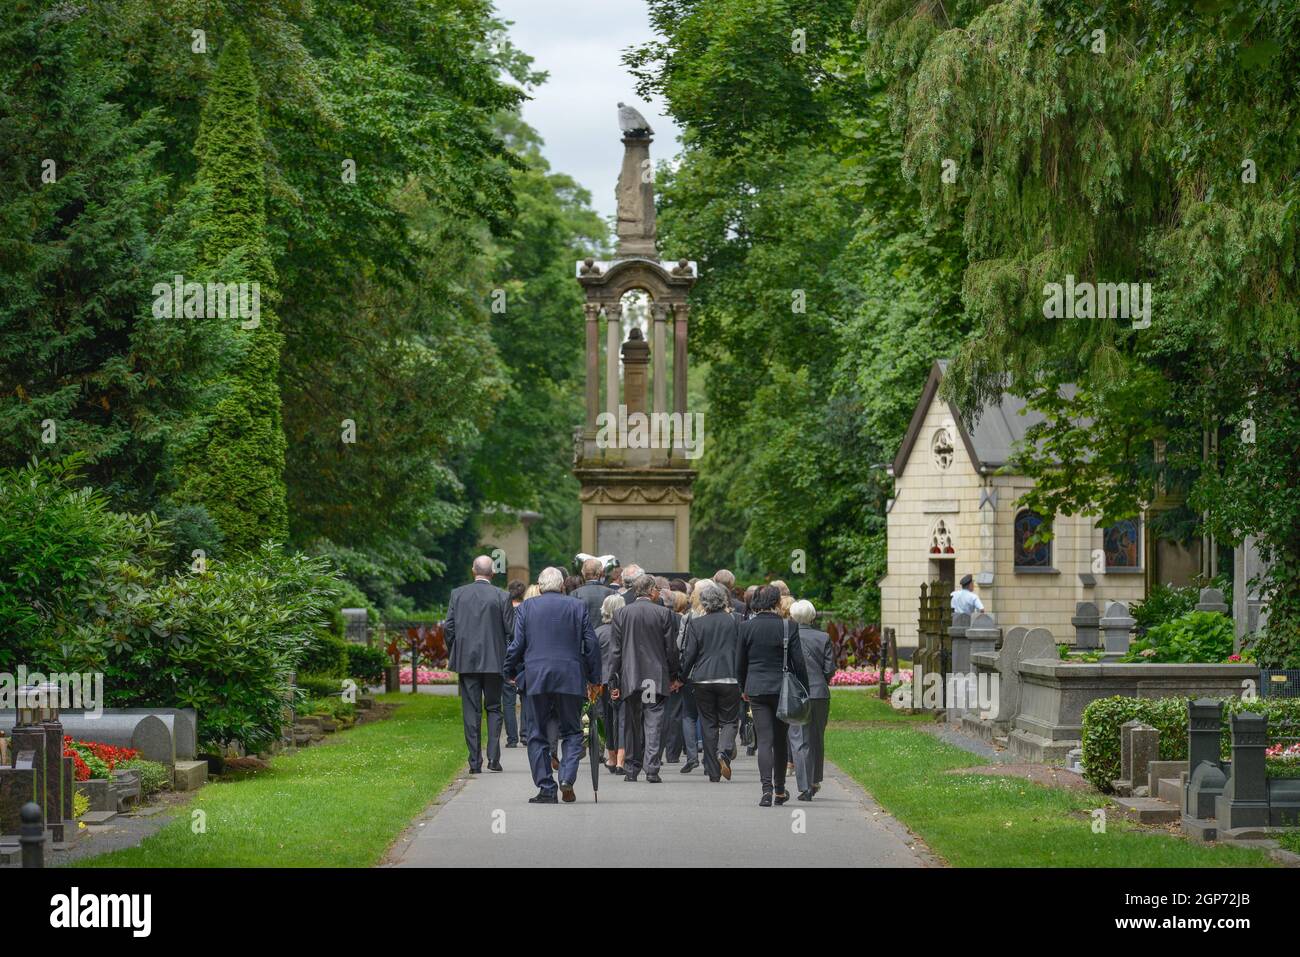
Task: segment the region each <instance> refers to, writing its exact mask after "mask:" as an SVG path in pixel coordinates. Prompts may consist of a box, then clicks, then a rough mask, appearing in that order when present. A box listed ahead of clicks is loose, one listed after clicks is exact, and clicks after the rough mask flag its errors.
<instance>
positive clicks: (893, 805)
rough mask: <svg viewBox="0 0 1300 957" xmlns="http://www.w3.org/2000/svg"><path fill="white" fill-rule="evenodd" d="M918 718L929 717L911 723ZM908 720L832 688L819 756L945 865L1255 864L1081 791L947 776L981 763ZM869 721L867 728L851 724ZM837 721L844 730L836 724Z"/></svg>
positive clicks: (1250, 856) (1256, 855) (1252, 857)
mask: <svg viewBox="0 0 1300 957" xmlns="http://www.w3.org/2000/svg"><path fill="white" fill-rule="evenodd" d="M920 720H923V721H931V720H932V719H931V718H928V717H921V719H920ZM916 721H917V717H916V716H909V715H902V714H899V713H898V712H896V711H894V709H893V708H891V707H890V705H889V703H888V702H882V701H880V700H879V699H878V698H876V697H874V696H871V695H863V694H862V693H860V692H841V691H834V692H832V703H831V723H830V725H829V727H828V728H827V730H826V756H827V758H829V759H830V760H832V761H834V762H835V763H836V764H837V765H838V766H839V768H840V769H841V770H842V771H844V772H845V773H846V774H848V775H849V776H851V777H852V778H853V779H854V780H855V781H857V782H858V783H859V784H861V785H862V786H863V787H864V788H865V789H866V790H867V791H869V792H870V793H871V795H872V796H873V797H874V798H875V799H876V800H877V801H878V802H879V803H880V805H881V806H882V807H883V808H884V809H885V810H886V811H888V812H889V813H890V814H892V815H894V816H895V817H896V818H898V819H899V820H900V821H902V822H903V823H904V824H906V825H907V826H908V827H909V828H911V829H912V830H913V831H914V832H916V834H918V835H919V836H920V837H921V838H922V840H924V841H925V842H926V844H927V845H929V847H930V849H931V850H932V851H934V852H935V853H936V854H938V855H939V856H940V857H942V858H944V859H945V860H946V861H948V863H950V864H952V865H953V866H955V867H1259V866H1270V865H1271V864H1272V862H1271V861H1270V860H1269V859H1268V858H1267V857H1266V856H1265V855H1264V854H1262V853H1261V852H1259V851H1255V850H1249V849H1245V848H1235V847H1223V846H1205V845H1199V844H1192V843H1190V842H1188V841H1185V840H1183V839H1181V838H1179V837H1175V836H1172V835H1169V834H1164V833H1160V832H1159V831H1156V830H1154V829H1151V828H1144V827H1139V826H1137V825H1134V824H1131V823H1129V822H1128V821H1126V820H1124V819H1123V818H1122V817H1121V816H1120V813H1119V812H1118V811H1117V810H1116V809H1115V808H1108V809H1107V814H1106V819H1105V832H1104V833H1094V832H1093V818H1092V812H1093V811H1094V810H1095V809H1097V808H1100V807H1104V806H1105V805H1106V801H1105V799H1104V798H1102V797H1101V796H1099V795H1097V794H1093V793H1089V792H1073V791H1064V790H1059V789H1056V788H1048V787H1043V786H1041V785H1038V784H1033V783H1030V782H1028V781H1024V780H1021V779H1019V778H1012V777H1000V776H992V775H968V774H948V773H946V772H948V771H951V770H953V769H954V768H963V767H975V766H978V765H982V764H987V763H988V762H987V761H985V760H984V759H982V758H980V757H978V756H976V755H973V754H969V753H968V752H966V751H963V750H961V749H960V748H957V747H954V746H952V745H950V744H946V743H944V742H943V741H940V740H939V739H938V738H936V737H934V736H933V735H931V734H929V733H927V732H925V731H922V730H919V729H918V728H916V727H915V724H916ZM862 722H867V723H869V724H868V726H867V727H854V726H853V725H854V724H860V723H862ZM846 725H847V726H846Z"/></svg>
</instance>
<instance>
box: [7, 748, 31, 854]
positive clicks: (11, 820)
mask: <svg viewBox="0 0 1300 957" xmlns="http://www.w3.org/2000/svg"><path fill="white" fill-rule="evenodd" d="M35 798H36V752H34V751H19V752H18V754H17V756H16V757H15V758H14V766H13V767H11V768H0V834H17V833H18V825H19V823H20V820H19V815H18V812H19V811H20V810H21V809H22V806H23V805H24V804H26V803H27V802H28V801H32V800H35Z"/></svg>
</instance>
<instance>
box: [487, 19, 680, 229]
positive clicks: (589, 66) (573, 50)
mask: <svg viewBox="0 0 1300 957" xmlns="http://www.w3.org/2000/svg"><path fill="white" fill-rule="evenodd" d="M494 2H495V6H496V8H497V11H498V12H499V13H500V15H501V18H502V19H504V20H512V21H514V25H513V26H512V27H511V28H510V36H511V39H512V40H513V41H514V44H515V45H516V46H517V47H519V48H520V49H521V50H523V51H524V52H525V53H527V54H529V55H530V56H532V57H533V61H534V62H533V65H534V67H535V68H536V69H539V70H545V71H546V72H547V73H549V74H550V79H549V80H548V81H547V82H546V83H545V84H543V85H542V86H540V87H538V88H537V89H536V90H534V91H533V99H532V100H531V101H530V102H528V103H525V104H524V120H525V121H526V122H527V123H528V124H529V125H530V126H532V127H533V128H534V129H535V130H537V132H538V133H540V134H541V136H542V139H543V140H545V141H546V147H545V151H544V152H545V155H546V158H547V159H548V160H549V161H550V164H551V168H552V169H554V170H556V171H557V172H562V173H568V174H569V175H571V176H572V177H573V178H574V179H576V180H577V181H578V182H579V183H581V184H582V185H583V186H585V187H586V188H587V189H589V190H590V191H591V200H592V205H594V206H595V208H596V211H597V212H599V213H600V214H601V215H602V216H605V217H610V216H613V215H614V185H615V183H616V182H617V181H618V168H619V164H621V163H622V161H623V143H622V141H621V139H620V138H619V131H618V102H619V101H620V100H622V101H623V102H624V103H628V104H630V105H632V106H635V107H636V108H637V109H639V110H640V111H641V113H642V114H643V115H644V116H645V118H646V119H647V120H649V121H650V125H651V126H652V127H654V131H655V141H654V145H653V146H652V147H651V148H650V155H651V157H652V158H653V159H654V160H655V162H656V163H658V161H659V160H662V159H667V158H669V157H671V156H673V155H675V154H676V153H677V135H678V131H677V127H676V126H675V125H674V124H673V122H672V121H671V120H670V119H669V118H668V117H667V116H665V115H664V114H663V113H662V112H661V110H662V109H663V104H662V103H646V102H644V101H642V100H640V99H639V98H638V97H637V94H636V84H635V81H634V79H633V77H632V75H631V74H630V73H628V71H627V68H626V67H625V66H623V62H622V54H623V51H624V50H625V49H627V48H628V47H630V46H636V45H639V44H641V43H643V42H644V41H646V40H648V39H650V38H651V37H652V33H651V30H650V24H649V21H648V20H647V18H646V7H645V3H644V0H597V2H595V3H593V2H592V0H494Z"/></svg>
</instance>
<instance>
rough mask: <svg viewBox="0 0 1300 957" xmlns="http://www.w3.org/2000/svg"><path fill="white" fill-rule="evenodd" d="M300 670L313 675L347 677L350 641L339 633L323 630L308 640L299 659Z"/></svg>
mask: <svg viewBox="0 0 1300 957" xmlns="http://www.w3.org/2000/svg"><path fill="white" fill-rule="evenodd" d="M298 670H299V671H300V672H307V673H308V674H312V675H320V676H326V677H331V678H346V677H347V676H348V643H347V642H346V641H344V640H343V639H342V638H340V637H338V636H337V635H334V634H332V633H330V632H328V631H325V630H321V631H320V632H318V633H317V634H316V635H314V636H313V637H312V639H311V641H310V642H308V644H307V647H306V649H305V650H304V652H303V655H302V657H301V658H300V659H299V661H298Z"/></svg>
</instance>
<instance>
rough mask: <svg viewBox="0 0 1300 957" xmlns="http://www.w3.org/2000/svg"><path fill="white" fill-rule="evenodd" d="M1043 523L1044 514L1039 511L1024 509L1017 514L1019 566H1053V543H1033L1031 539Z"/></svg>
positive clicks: (1017, 555) (1016, 550)
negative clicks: (1030, 541)
mask: <svg viewBox="0 0 1300 957" xmlns="http://www.w3.org/2000/svg"><path fill="white" fill-rule="evenodd" d="M1042 524H1043V516H1041V515H1039V514H1038V513H1037V512H1034V511H1030V510H1029V509H1024V510H1022V511H1020V512H1018V513H1017V514H1016V525H1015V559H1016V562H1015V564H1016V567H1017V568H1051V567H1052V543H1051V542H1039V543H1037V544H1033V545H1031V544H1030V543H1029V539H1030V538H1031V537H1032V536H1033V534H1034V533H1035V532H1037V531H1038V528H1039V526H1040V525H1042Z"/></svg>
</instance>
